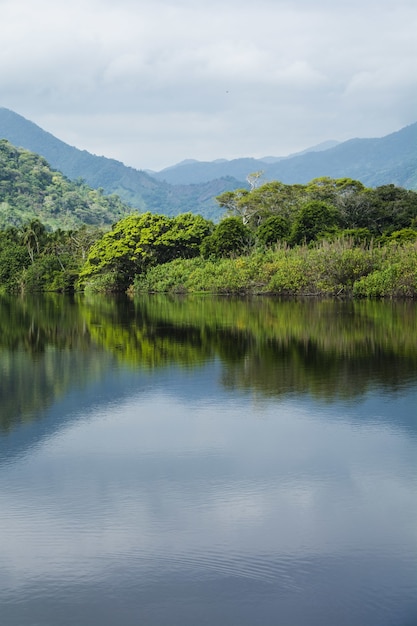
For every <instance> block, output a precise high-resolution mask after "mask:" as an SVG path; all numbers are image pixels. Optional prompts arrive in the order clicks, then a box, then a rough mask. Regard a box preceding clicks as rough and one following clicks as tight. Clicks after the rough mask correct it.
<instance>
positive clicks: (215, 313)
mask: <svg viewBox="0 0 417 626" xmlns="http://www.w3.org/2000/svg"><path fill="white" fill-rule="evenodd" d="M213 359H218V360H219V361H220V362H221V364H222V374H221V381H220V382H221V384H222V385H223V386H224V387H225V388H226V389H243V390H247V391H256V392H257V393H258V394H261V395H265V396H284V395H286V394H289V393H308V394H311V395H312V396H315V397H318V398H320V399H322V400H323V399H325V400H326V401H332V400H335V399H340V398H355V397H360V396H361V395H363V394H364V393H365V392H366V391H367V390H369V389H370V388H373V387H375V386H378V387H382V388H386V389H389V390H390V391H392V390H396V389H402V388H403V387H404V386H405V385H408V384H410V383H415V381H416V379H417V305H416V304H415V303H413V302H409V301H408V302H370V301H361V302H356V301H349V302H343V301H320V300H304V301H300V300H298V301H294V300H279V299H272V298H253V299H228V298H223V299H222V298H210V297H187V298H173V297H163V296H154V297H152V296H151V297H143V298H138V299H134V300H130V299H128V298H126V297H120V298H105V297H87V296H79V297H77V296H75V297H68V296H62V295H55V294H54V295H47V296H40V297H37V298H19V297H1V298H0V367H1V370H2V377H1V381H0V398H1V417H0V428H1V429H3V430H7V429H9V428H11V427H12V426H13V424H15V423H17V422H19V421H21V420H24V419H29V416H33V415H38V414H40V413H42V411H44V410H45V408H46V407H47V406H49V405H50V404H51V403H52V402H54V401H55V400H56V399H57V398H59V397H62V396H63V395H64V394H65V393H68V392H69V391H70V390H71V388H72V387H73V386H74V385H75V384H80V381H82V384H84V385H88V384H90V383H91V382H93V381H97V380H100V378H101V377H102V376H103V374H104V372H105V371H107V369H108V367H109V364H110V363H115V362H117V363H119V364H122V365H123V366H127V367H129V368H133V369H138V368H142V369H146V370H153V369H156V368H164V367H170V366H179V367H187V368H192V367H197V366H201V365H203V364H205V363H207V362H208V361H210V360H213Z"/></svg>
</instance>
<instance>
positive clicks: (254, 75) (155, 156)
mask: <svg viewBox="0 0 417 626" xmlns="http://www.w3.org/2000/svg"><path fill="white" fill-rule="evenodd" d="M0 24H1V32H2V34H1V52H0V106H3V107H7V108H9V109H12V110H13V111H15V112H16V113H19V114H21V115H23V116H24V117H26V118H28V119H30V120H31V121H33V122H35V123H37V124H39V125H40V126H41V127H42V128H44V129H45V130H48V131H49V132H51V133H53V134H54V135H55V136H57V137H59V138H60V139H63V140H64V141H66V142H67V143H70V144H71V145H75V146H77V147H78V148H82V149H86V150H88V151H90V152H93V153H95V154H99V155H101V154H103V155H105V156H108V157H112V158H116V159H119V160H121V161H123V162H124V163H125V164H127V165H132V166H133V167H137V168H143V169H155V170H159V169H162V168H163V167H166V166H168V165H172V164H174V163H177V162H179V161H181V160H183V159H186V158H194V159H198V160H203V161H204V160H213V159H216V158H228V159H230V158H236V157H242V156H253V157H262V156H267V155H273V156H281V155H287V154H290V153H292V152H295V151H297V150H302V149H304V148H306V147H309V146H311V145H315V144H317V143H319V142H322V141H325V140H328V139H337V140H346V139H350V138H352V137H380V136H383V135H386V134H388V133H390V132H393V131H395V130H398V129H400V128H402V127H403V126H405V125H407V124H409V123H412V122H414V121H416V120H417V34H416V33H417V2H416V0H360V1H359V0H349V1H348V0H338V1H336V0H316V1H313V0H292V1H290V0H288V1H286V2H285V1H283V2H281V1H280V0H256V2H254V0H239V1H238V0H221V1H220V0H112V1H111V0H37V1H36V2H34V1H33V0H0Z"/></svg>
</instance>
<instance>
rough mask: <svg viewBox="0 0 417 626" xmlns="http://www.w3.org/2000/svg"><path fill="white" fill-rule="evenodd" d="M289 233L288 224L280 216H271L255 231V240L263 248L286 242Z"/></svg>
mask: <svg viewBox="0 0 417 626" xmlns="http://www.w3.org/2000/svg"><path fill="white" fill-rule="evenodd" d="M289 233H290V226H289V222H288V220H287V219H285V217H283V216H282V215H271V216H270V217H268V218H267V219H266V220H265V221H264V222H262V224H261V225H260V226H259V228H258V229H257V231H256V240H257V241H258V242H259V243H261V244H263V245H264V246H270V245H272V244H274V243H277V241H283V240H286V239H287V237H288V235H289Z"/></svg>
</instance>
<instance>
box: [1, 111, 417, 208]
mask: <svg viewBox="0 0 417 626" xmlns="http://www.w3.org/2000/svg"><path fill="white" fill-rule="evenodd" d="M0 138H2V139H7V140H8V141H10V142H11V143H12V144H13V145H15V146H17V147H22V148H25V149H27V150H30V151H32V152H36V153H38V154H40V155H42V156H43V157H44V158H46V160H47V161H48V162H49V163H50V165H51V166H52V167H53V168H54V169H57V170H60V171H61V172H63V173H64V174H65V175H66V176H67V177H68V178H70V179H79V178H82V179H84V180H85V181H86V183H87V184H88V185H90V186H91V187H94V188H102V189H103V190H104V191H105V192H106V193H107V194H111V193H117V194H118V195H119V196H120V197H121V198H122V200H124V201H125V202H128V203H129V204H130V205H131V206H133V207H135V208H137V209H138V210H140V211H144V210H150V211H153V212H156V213H163V214H166V215H177V214H179V213H183V212H186V211H192V212H194V213H201V214H202V215H204V216H206V217H211V218H213V219H217V218H219V217H220V215H221V214H222V209H220V208H219V207H218V206H217V203H216V201H215V196H217V195H219V194H220V193H222V192H223V191H226V190H233V189H237V188H239V187H246V186H247V183H246V177H247V176H248V174H250V173H252V172H255V171H262V172H263V180H264V181H265V182H266V181H269V180H280V181H282V182H284V183H287V184H294V183H307V182H309V181H310V180H312V179H313V178H318V177H321V176H330V177H332V178H342V177H350V178H354V179H357V180H360V181H361V182H362V183H364V184H365V185H366V186H368V187H377V186H380V185H384V184H390V183H393V184H395V185H397V186H400V187H404V188H406V189H417V123H414V124H411V125H410V126H407V127H405V128H403V129H401V130H399V131H397V132H395V133H392V134H390V135H387V136H385V137H382V138H377V139H351V140H349V141H345V142H343V143H337V142H329V143H325V144H321V145H319V146H316V147H313V148H310V149H309V150H307V151H303V152H302V153H299V154H296V155H290V156H288V157H273V156H270V157H265V158H264V159H253V158H242V159H234V160H231V161H226V160H223V159H218V160H216V161H212V162H199V161H193V160H188V161H185V162H182V163H178V164H176V165H173V166H172V167H169V168H166V169H164V170H162V171H161V172H149V171H146V172H145V171H142V170H136V169H134V168H132V167H128V166H126V165H124V164H123V163H121V162H120V161H116V160H114V159H109V158H106V157H104V156H96V155H93V154H91V153H89V152H87V151H85V150H79V149H77V148H75V147H72V146H69V145H68V144H66V143H65V142H63V141H61V140H59V139H57V138H56V137H54V136H53V135H52V134H50V133H48V132H47V131H45V130H43V129H41V128H40V127H39V126H37V125H36V124H34V123H33V122H30V121H29V120H27V119H25V118H24V117H22V116H21V115H18V114H17V113H15V112H13V111H10V110H9V109H5V108H0ZM335 144H336V145H335ZM138 150H140V146H138Z"/></svg>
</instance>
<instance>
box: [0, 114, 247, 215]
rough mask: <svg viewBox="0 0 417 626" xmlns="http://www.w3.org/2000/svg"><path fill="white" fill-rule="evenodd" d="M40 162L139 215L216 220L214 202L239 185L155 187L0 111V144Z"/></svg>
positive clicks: (226, 181) (142, 175) (140, 174)
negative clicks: (193, 215) (116, 198)
mask: <svg viewBox="0 0 417 626" xmlns="http://www.w3.org/2000/svg"><path fill="white" fill-rule="evenodd" d="M1 138H4V139H7V140H8V141H9V142H10V143H12V144H13V145H14V146H17V147H21V148H25V149H26V150H30V151H31V152H35V153H37V154H40V155H41V156H43V157H44V158H45V159H46V160H47V161H48V163H49V164H50V165H51V166H52V167H53V168H54V169H57V170H59V171H60V172H62V173H63V174H65V176H67V177H68V178H70V179H72V180H77V179H83V180H84V181H85V182H86V183H87V184H88V185H89V186H90V187H93V188H96V189H97V188H102V189H103V190H104V191H105V193H106V194H117V195H118V196H119V197H120V198H121V199H122V200H123V201H124V202H126V203H128V204H129V205H130V206H131V207H134V208H136V209H138V210H140V211H152V212H154V213H163V214H166V215H178V214H179V213H185V212H188V211H192V212H194V213H201V214H202V215H204V216H205V217H208V218H212V219H218V218H219V217H220V216H221V215H222V213H223V210H222V209H220V208H219V207H218V205H217V203H216V201H215V199H214V198H215V196H216V195H219V194H220V193H222V192H223V191H229V190H233V189H237V188H239V187H242V186H243V185H244V183H242V182H241V181H237V180H232V179H231V177H230V175H228V174H222V175H221V176H219V177H218V179H217V180H213V178H214V177H212V178H211V179H210V180H207V181H205V182H204V184H203V185H198V186H195V185H191V184H189V183H188V184H186V185H182V184H181V183H179V184H177V185H175V186H173V185H170V184H167V183H165V182H163V181H158V180H156V179H155V178H153V177H151V176H150V175H149V174H148V173H146V172H144V171H141V170H136V169H134V168H133V167H128V166H126V165H124V164H123V163H121V162H120V161H116V160H115V159H108V158H106V157H104V156H96V155H94V154H91V153H89V152H87V151H86V150H79V149H78V148H75V147H73V146H69V145H68V144H66V143H65V142H63V141H61V140H60V139H57V138H56V137H54V136H53V135H52V134H51V133H48V132H47V131H45V130H43V129H42V128H40V127H39V126H37V125H36V124H34V123H33V122H30V121H29V120H27V119H25V118H24V117H22V116H21V115H18V114H17V113H14V112H13V111H10V110H9V109H5V108H0V139H1Z"/></svg>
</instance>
